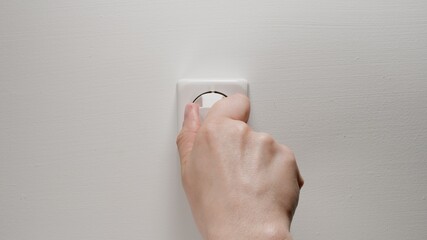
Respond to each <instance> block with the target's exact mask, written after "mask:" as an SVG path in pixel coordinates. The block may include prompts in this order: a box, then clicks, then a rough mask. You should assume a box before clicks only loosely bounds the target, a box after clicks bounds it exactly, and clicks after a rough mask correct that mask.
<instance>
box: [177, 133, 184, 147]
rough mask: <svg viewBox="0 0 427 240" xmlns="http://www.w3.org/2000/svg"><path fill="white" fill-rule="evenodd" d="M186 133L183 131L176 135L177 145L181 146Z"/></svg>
mask: <svg viewBox="0 0 427 240" xmlns="http://www.w3.org/2000/svg"><path fill="white" fill-rule="evenodd" d="M184 136H185V135H184V133H183V132H182V131H181V132H180V133H179V134H178V136H176V145H178V146H180V145H181V144H182V142H183V141H184Z"/></svg>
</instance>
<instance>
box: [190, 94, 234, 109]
mask: <svg viewBox="0 0 427 240" xmlns="http://www.w3.org/2000/svg"><path fill="white" fill-rule="evenodd" d="M225 97H227V95H225V94H224V93H221V92H217V91H209V92H205V93H202V94H200V95H199V96H197V97H196V99H194V101H193V103H196V104H198V105H199V106H200V107H201V108H210V107H212V106H213V105H214V104H215V103H216V102H217V101H218V100H221V99H223V98H225Z"/></svg>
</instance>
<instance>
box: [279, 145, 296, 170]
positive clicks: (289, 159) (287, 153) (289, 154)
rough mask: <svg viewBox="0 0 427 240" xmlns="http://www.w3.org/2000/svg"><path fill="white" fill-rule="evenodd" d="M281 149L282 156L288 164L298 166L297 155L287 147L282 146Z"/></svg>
mask: <svg viewBox="0 0 427 240" xmlns="http://www.w3.org/2000/svg"><path fill="white" fill-rule="evenodd" d="M280 149H281V151H282V154H283V155H284V156H285V159H286V161H287V162H289V163H291V164H292V165H295V166H296V162H297V160H296V158H295V153H294V151H292V149H290V148H289V147H288V146H286V145H280Z"/></svg>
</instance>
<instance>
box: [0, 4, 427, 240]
mask: <svg viewBox="0 0 427 240" xmlns="http://www.w3.org/2000/svg"><path fill="white" fill-rule="evenodd" d="M183 77H186V78H191V77H209V78H212V77H243V78H247V79H248V80H249V82H250V95H251V100H252V107H253V108H252V109H253V111H252V112H253V114H252V118H251V123H252V126H253V127H254V128H255V129H257V130H262V131H266V132H270V133H271V134H273V136H275V137H276V138H277V139H278V140H279V141H281V142H282V143H285V144H287V145H289V146H290V147H291V148H293V149H294V150H295V152H296V155H297V158H298V160H299V165H300V168H301V171H302V173H303V175H304V177H305V180H306V185H305V187H304V189H303V192H302V196H301V201H300V207H299V208H298V210H297V215H296V218H295V221H294V224H293V232H294V235H295V239H320V240H330V239H364V240H365V239H376V240H389V239H411V240H412V239H414V240H415V239H425V238H426V236H427V228H426V226H427V200H426V197H427V158H426V157H427V1H424V0H350V1H340V0H328V1H317V0H292V1H283V0H271V1H254V0H217V1H190V0H180V1H177V0H162V1H154V0H153V1H148V0H145V1H144V0H138V1H137V0H74V1H65V0H45V1H42V0H28V1H12V0H9V1H8V0H3V1H1V2H0V238H1V239H13V240H15V239H31V240H46V239H90V240H97V239H103V240H104V239H120V240H125V239H186V240H187V239H198V238H199V237H198V234H197V232H196V230H195V228H194V226H193V223H192V220H191V217H190V214H189V211H188V208H187V206H186V203H185V200H184V198H183V194H182V191H181V188H180V180H179V166H178V161H177V156H176V148H175V134H176V130H177V129H176V110H175V97H176V95H175V82H176V80H177V79H179V78H183Z"/></svg>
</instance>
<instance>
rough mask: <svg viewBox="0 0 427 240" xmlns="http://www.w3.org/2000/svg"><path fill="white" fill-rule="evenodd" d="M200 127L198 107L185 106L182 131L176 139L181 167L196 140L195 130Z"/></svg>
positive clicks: (191, 104) (195, 105)
mask: <svg viewBox="0 0 427 240" xmlns="http://www.w3.org/2000/svg"><path fill="white" fill-rule="evenodd" d="M199 127H200V118H199V105H197V104H194V103H189V104H187V106H185V113H184V122H183V123H182V129H181V131H180V132H179V134H178V137H177V138H176V144H177V146H178V151H179V157H180V159H181V165H182V164H184V163H185V161H186V160H187V158H188V156H189V154H190V153H191V150H192V149H193V143H194V140H195V139H196V134H197V130H199Z"/></svg>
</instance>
